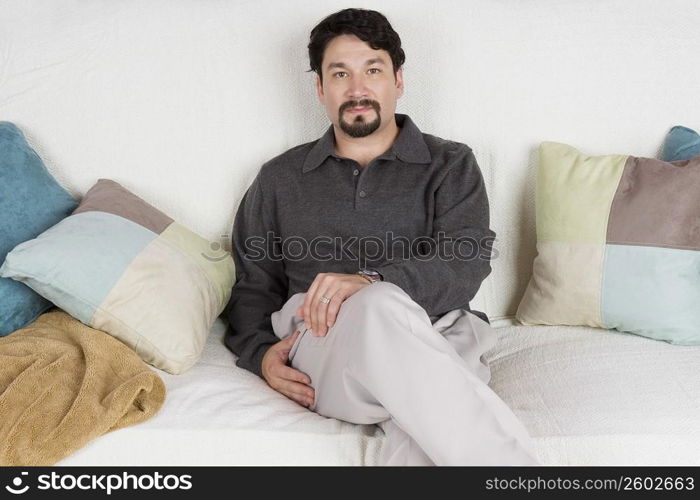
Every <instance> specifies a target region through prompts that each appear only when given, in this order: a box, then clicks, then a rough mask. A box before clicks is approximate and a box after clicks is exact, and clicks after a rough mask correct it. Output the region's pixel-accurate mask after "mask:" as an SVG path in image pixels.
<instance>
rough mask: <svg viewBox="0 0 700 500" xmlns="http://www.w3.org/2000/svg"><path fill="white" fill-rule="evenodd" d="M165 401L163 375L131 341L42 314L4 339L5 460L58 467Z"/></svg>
mask: <svg viewBox="0 0 700 500" xmlns="http://www.w3.org/2000/svg"><path fill="white" fill-rule="evenodd" d="M164 400H165V386H164V384H163V381H162V380H161V379H160V377H159V376H158V375H157V374H156V373H155V372H153V371H152V370H151V369H150V368H149V367H148V366H147V365H146V364H145V363H144V362H143V361H142V360H141V358H139V356H138V355H137V354H136V353H135V352H134V351H132V350H131V349H130V348H129V347H127V346H126V345H125V344H123V343H121V342H120V341H119V340H117V339H115V338H113V337H111V336H110V335H108V334H106V333H104V332H102V331H99V330H94V329H92V328H90V327H88V326H85V325H84V324H82V323H81V322H80V321H78V320H76V319H74V318H72V317H71V316H69V315H68V314H67V313H65V312H63V311H62V310H52V311H50V312H47V313H44V314H42V315H41V316H39V318H38V319H37V320H36V321H34V322H33V323H31V324H30V325H29V326H27V327H25V328H23V329H21V330H17V331H16V332H15V333H12V334H11V335H9V336H7V337H3V338H0V465H52V464H54V463H55V462H57V461H59V460H61V459H63V458H65V457H66V456H68V455H70V454H71V453H73V452H75V451H76V450H78V449H79V448H80V447H82V446H84V445H85V444H86V443H87V442H89V441H90V440H92V439H94V438H96V437H98V436H100V435H102V434H105V433H107V432H110V431H113V430H116V429H119V428H121V427H126V426H129V425H134V424H137V423H140V422H143V421H145V420H147V419H149V418H150V417H151V416H153V415H154V414H155V413H156V412H157V411H158V410H159V409H160V407H161V405H162V404H163V401H164Z"/></svg>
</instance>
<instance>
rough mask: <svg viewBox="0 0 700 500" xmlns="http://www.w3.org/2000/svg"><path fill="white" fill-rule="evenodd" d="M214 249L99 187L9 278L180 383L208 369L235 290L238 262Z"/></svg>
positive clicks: (118, 192)
mask: <svg viewBox="0 0 700 500" xmlns="http://www.w3.org/2000/svg"><path fill="white" fill-rule="evenodd" d="M214 247H215V245H210V243H209V242H208V241H207V240H205V239H204V238H202V237H200V236H198V235H196V234H195V233H193V232H192V231H190V230H188V229H187V228H185V227H183V226H182V225H180V224H178V223H177V222H174V221H173V220H172V219H171V218H170V217H168V216H167V215H165V214H164V213H162V212H160V211H159V210H157V209H156V208H154V207H152V206H151V205H149V204H148V203H146V202H145V201H144V200H142V199H141V198H139V197H137V196H136V195H134V194H132V193H131V192H129V191H128V190H126V189H125V188H124V187H122V186H121V185H119V184H118V183H116V182H114V181H111V180H107V179H100V180H99V181H98V182H97V184H95V185H94V186H93V187H92V188H91V189H90V190H89V191H88V192H87V193H86V194H85V197H84V198H83V200H82V202H81V203H80V205H79V206H78V208H77V209H76V210H75V211H74V212H73V214H72V215H71V216H70V217H67V218H66V219H64V220H62V221H61V222H59V223H58V224H56V225H55V226H54V227H52V228H50V229H49V230H47V231H45V232H44V233H42V234H41V235H40V236H39V237H37V238H36V239H33V240H30V241H27V242H25V243H22V244H21V245H19V246H17V247H16V248H15V249H14V250H12V252H10V253H9V254H8V256H7V259H6V261H5V264H4V265H3V266H2V268H0V275H2V276H4V277H8V278H12V279H15V280H19V281H22V282H23V283H26V284H27V285H28V286H30V287H31V288H33V289H34V290H36V291H37V292H39V293H40V294H42V295H43V296H45V297H47V298H48V299H50V300H51V301H53V302H54V303H55V304H56V305H57V306H59V307H60V308H61V309H63V310H65V311H66V312H68V313H69V314H71V315H72V316H74V317H75V318H77V319H79V320H80V321H82V322H83V323H85V324H86V325H88V326H90V327H92V328H95V329H97V330H102V331H105V332H107V333H110V334H111V335H113V336H114V337H116V338H118V339H119V340H121V341H122V342H124V343H125V344H127V345H128V346H130V347H132V348H133V349H134V350H135V351H136V352H137V353H138V354H139V355H140V356H141V358H142V359H143V360H144V361H146V362H147V363H150V364H152V365H154V366H156V367H158V368H160V369H162V370H165V371H167V372H170V373H174V374H178V373H182V372H184V371H185V370H187V369H188V368H190V367H191V366H192V365H193V364H194V363H195V362H196V361H197V360H198V359H199V357H200V355H201V353H202V349H203V348H204V342H205V340H206V336H207V334H208V332H209V329H210V328H211V326H212V324H213V322H214V320H215V319H216V317H217V316H218V315H219V314H220V313H221V311H222V310H223V308H224V307H225V305H226V303H227V302H228V299H229V296H230V293H231V288H232V286H233V281H234V276H235V275H234V264H233V259H232V258H231V255H230V254H229V253H227V252H224V251H223V250H217V251H213V250H212V249H213V248H214Z"/></svg>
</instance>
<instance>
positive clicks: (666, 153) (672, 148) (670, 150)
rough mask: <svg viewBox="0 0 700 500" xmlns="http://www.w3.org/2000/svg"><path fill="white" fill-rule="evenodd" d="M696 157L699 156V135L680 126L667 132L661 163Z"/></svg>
mask: <svg viewBox="0 0 700 500" xmlns="http://www.w3.org/2000/svg"><path fill="white" fill-rule="evenodd" d="M697 155H700V134H698V133H697V132H696V131H695V130H691V129H689V128H687V127H681V126H680V125H676V126H675V127H673V128H672V129H671V130H669V132H668V134H666V140H665V141H664V147H663V151H662V153H661V159H662V160H663V161H677V160H690V159H691V158H694V157H696V156H697Z"/></svg>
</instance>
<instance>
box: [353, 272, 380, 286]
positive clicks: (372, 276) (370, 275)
mask: <svg viewBox="0 0 700 500" xmlns="http://www.w3.org/2000/svg"><path fill="white" fill-rule="evenodd" d="M357 274H359V275H360V276H362V277H363V278H364V279H366V280H367V281H369V282H370V283H376V282H377V281H384V276H382V275H381V274H380V273H379V271H376V270H374V269H360V270H359V271H357Z"/></svg>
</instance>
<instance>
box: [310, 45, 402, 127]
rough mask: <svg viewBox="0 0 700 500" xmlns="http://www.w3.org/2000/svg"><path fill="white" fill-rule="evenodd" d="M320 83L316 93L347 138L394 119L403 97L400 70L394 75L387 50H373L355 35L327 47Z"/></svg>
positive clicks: (317, 83) (317, 85)
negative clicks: (399, 100) (397, 103)
mask: <svg viewBox="0 0 700 500" xmlns="http://www.w3.org/2000/svg"><path fill="white" fill-rule="evenodd" d="M321 68H322V72H323V83H321V79H320V78H318V76H317V77H316V91H317V92H318V97H319V100H320V101H321V103H322V104H323V105H324V106H325V108H326V114H327V115H328V118H329V119H330V120H331V122H332V123H333V125H335V126H336V127H338V128H340V129H341V130H342V131H343V132H345V133H346V134H347V135H349V136H350V137H366V136H368V135H370V134H372V133H373V132H375V131H377V130H383V129H384V128H385V127H386V126H387V125H388V124H389V123H391V120H393V119H394V112H395V111H396V100H397V99H398V98H399V97H401V95H402V94H403V71H402V70H399V71H398V72H397V74H396V76H394V70H393V66H392V63H391V57H390V56H389V53H388V52H387V51H386V50H374V49H373V48H371V47H370V46H369V45H368V44H367V43H366V42H363V41H362V40H360V39H359V38H357V37H356V36H354V35H340V36H337V37H335V38H334V39H333V40H331V41H330V42H329V43H328V45H327V46H326V51H325V52H324V54H323V63H322V65H321Z"/></svg>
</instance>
